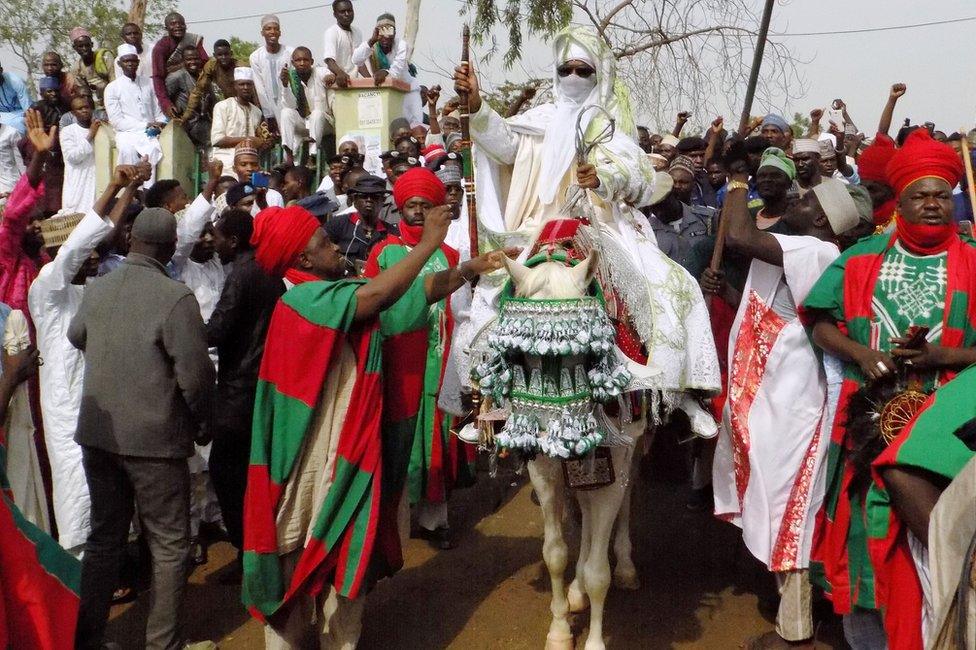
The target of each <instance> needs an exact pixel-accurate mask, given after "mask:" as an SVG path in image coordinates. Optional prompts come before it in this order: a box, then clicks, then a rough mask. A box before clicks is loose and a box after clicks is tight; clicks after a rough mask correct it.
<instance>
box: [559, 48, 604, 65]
mask: <svg viewBox="0 0 976 650" xmlns="http://www.w3.org/2000/svg"><path fill="white" fill-rule="evenodd" d="M574 59H575V60H577V61H583V62H585V63H589V64H590V65H592V66H595V65H596V64H595V63H594V62H593V55H592V54H590V53H589V52H587V51H586V49H584V48H583V46H582V45H580V44H579V43H573V42H571V43H570V44H569V48H568V49H567V50H566V56H565V57H564V58H563V60H562V62H561V63H560V64H559V65H561V64H562V63H566V62H567V61H572V60H574Z"/></svg>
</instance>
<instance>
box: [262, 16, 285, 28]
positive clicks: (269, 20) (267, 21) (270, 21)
mask: <svg viewBox="0 0 976 650" xmlns="http://www.w3.org/2000/svg"><path fill="white" fill-rule="evenodd" d="M265 25H279V26H280V25H281V21H280V20H278V17H277V16H275V15H274V14H267V15H266V16H264V17H263V18H262V19H261V27H264V26H265Z"/></svg>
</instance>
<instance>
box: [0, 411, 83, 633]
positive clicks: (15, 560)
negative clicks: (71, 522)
mask: <svg viewBox="0 0 976 650" xmlns="http://www.w3.org/2000/svg"><path fill="white" fill-rule="evenodd" d="M5 444H6V433H5V432H4V431H3V430H0V648H3V649H4V650H6V649H7V648H10V649H11V650H17V649H19V648H31V650H35V649H36V650H60V649H64V650H70V648H73V647H74V644H75V628H76V626H77V624H78V605H79V595H78V594H79V589H80V588H81V563H80V562H78V560H76V559H75V558H74V557H72V556H71V555H69V554H68V553H67V552H66V551H65V550H64V549H63V548H61V547H60V546H59V545H58V543H57V542H55V541H54V539H53V538H52V537H51V536H50V535H48V534H47V533H45V532H44V531H42V530H41V529H39V528H38V527H37V526H35V525H34V524H32V523H30V522H29V521H27V520H26V519H24V516H23V515H22V514H21V512H20V509H19V508H17V506H15V505H14V501H13V495H12V494H11V493H10V484H9V483H8V481H7V473H6V471H5V468H6V467H7V454H6V449H5V446H4V445H5Z"/></svg>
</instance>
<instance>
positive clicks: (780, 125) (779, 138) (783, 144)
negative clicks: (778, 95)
mask: <svg viewBox="0 0 976 650" xmlns="http://www.w3.org/2000/svg"><path fill="white" fill-rule="evenodd" d="M759 132H760V133H761V134H762V137H764V138H766V140H767V141H768V142H769V146H770V147H777V148H779V149H782V150H783V151H789V150H790V148H789V144H790V141H791V140H792V139H793V130H792V129H791V128H790V125H789V123H788V122H787V121H786V120H785V119H784V118H783V116H781V115H777V114H776V113H770V114H769V115H767V116H766V117H764V118H763V121H762V125H760V127H759Z"/></svg>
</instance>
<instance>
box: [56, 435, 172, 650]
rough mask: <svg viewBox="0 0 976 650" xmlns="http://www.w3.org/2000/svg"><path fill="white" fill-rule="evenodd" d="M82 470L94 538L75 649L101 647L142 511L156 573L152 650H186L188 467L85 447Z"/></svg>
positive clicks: (84, 571) (85, 562)
mask: <svg viewBox="0 0 976 650" xmlns="http://www.w3.org/2000/svg"><path fill="white" fill-rule="evenodd" d="M82 464H83V465H84V468H85V478H86V479H87V482H88V492H89V494H90V495H91V533H89V535H88V541H87V543H86V545H85V554H84V557H83V558H82V561H81V609H80V611H79V613H78V634H77V640H76V643H75V645H76V647H78V648H85V649H88V648H98V647H100V646H101V643H102V636H103V634H104V633H105V624H106V622H107V621H108V613H109V608H110V606H111V601H112V593H113V592H114V591H115V589H116V587H117V586H118V578H119V568H120V564H121V561H122V553H123V551H124V549H125V544H126V538H127V536H128V533H129V524H130V523H131V521H132V515H133V513H134V511H135V504H136V503H138V505H139V518H140V521H141V522H142V526H143V531H144V534H145V536H146V539H147V541H148V542H149V550H150V553H151V554H152V568H153V577H152V596H151V600H150V605H149V618H148V621H147V624H146V648H152V649H165V650H170V649H176V648H181V647H182V646H183V638H182V631H181V627H182V626H181V612H180V609H181V606H182V603H183V591H184V589H185V588H186V578H187V575H188V566H189V563H188V560H189V555H190V472H189V469H188V467H187V463H186V459H185V458H141V457H135V456H120V455H117V454H113V453H110V452H107V451H103V450H101V449H95V448H94V447H82Z"/></svg>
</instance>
